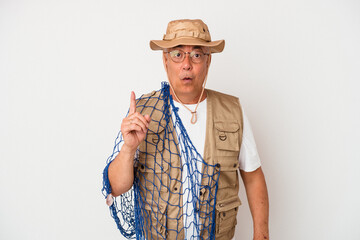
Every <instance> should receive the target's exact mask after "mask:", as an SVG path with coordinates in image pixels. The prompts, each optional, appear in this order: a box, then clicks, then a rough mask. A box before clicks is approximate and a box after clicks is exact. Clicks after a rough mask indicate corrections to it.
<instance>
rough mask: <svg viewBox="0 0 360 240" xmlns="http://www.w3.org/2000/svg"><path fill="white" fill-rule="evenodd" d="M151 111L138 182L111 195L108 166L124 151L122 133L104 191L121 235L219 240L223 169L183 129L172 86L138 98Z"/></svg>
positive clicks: (136, 159)
mask: <svg viewBox="0 0 360 240" xmlns="http://www.w3.org/2000/svg"><path fill="white" fill-rule="evenodd" d="M136 108H137V111H138V112H140V113H142V114H144V115H145V114H148V115H150V116H151V122H150V125H149V129H148V132H147V136H146V138H145V140H144V141H143V142H142V143H141V144H140V146H139V147H138V150H137V153H136V154H135V156H134V184H133V187H132V188H131V189H130V190H129V191H128V192H126V193H124V194H122V195H120V196H119V197H116V198H112V195H111V186H110V183H109V179H108V167H109V165H110V163H111V162H112V161H113V160H114V159H115V157H116V156H117V154H118V153H119V152H120V149H121V146H122V143H123V138H122V135H121V132H119V134H118V136H117V138H116V140H115V146H114V149H113V153H112V154H111V156H110V157H109V158H108V159H107V165H106V167H105V169H104V172H103V189H102V191H103V194H104V196H105V197H106V198H107V202H108V205H109V208H110V212H111V216H112V217H113V218H114V220H115V222H116V225H117V227H118V229H119V230H120V232H121V234H122V235H123V236H125V237H126V238H128V239H214V237H215V204H216V193H217V188H218V180H219V170H218V168H217V166H215V165H211V164H209V163H207V162H206V161H204V159H203V157H202V156H201V154H199V153H198V151H197V150H196V148H195V147H194V146H193V144H192V142H191V139H190V138H189V136H188V134H187V132H186V129H185V128H184V126H183V124H182V122H181V119H180V118H179V115H178V113H177V112H178V108H177V107H175V106H174V103H173V99H172V97H171V96H170V93H169V85H168V83H166V82H163V83H162V88H161V89H160V90H158V91H154V92H152V93H151V94H148V95H143V96H141V97H140V98H139V99H137V103H136Z"/></svg>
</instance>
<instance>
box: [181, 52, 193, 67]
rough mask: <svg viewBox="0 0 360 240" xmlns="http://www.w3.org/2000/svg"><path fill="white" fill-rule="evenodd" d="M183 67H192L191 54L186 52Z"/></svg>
mask: <svg viewBox="0 0 360 240" xmlns="http://www.w3.org/2000/svg"><path fill="white" fill-rule="evenodd" d="M182 68H183V69H184V70H190V69H191V68H192V62H191V58H190V54H189V53H186V54H185V59H184V61H183V62H182Z"/></svg>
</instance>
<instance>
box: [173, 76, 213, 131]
mask: <svg viewBox="0 0 360 240" xmlns="http://www.w3.org/2000/svg"><path fill="white" fill-rule="evenodd" d="M206 80H207V75H206V77H205V81H204V84H203V87H202V90H201V94H200V97H199V100H198V102H197V104H196V106H195V110H194V111H191V109H190V108H188V107H187V106H185V104H183V102H182V101H181V100H180V99H179V98H178V96H177V95H176V93H175V91H174V89H173V87H172V85H171V83H170V81H169V85H170V88H171V90H172V92H173V93H174V96H175V98H176V100H177V101H178V102H179V103H180V104H181V105H182V106H183V107H185V108H186V109H187V110H189V111H190V113H191V120H190V122H191V123H192V124H195V123H196V121H197V115H196V113H197V112H196V110H197V108H198V106H199V104H200V101H201V98H202V96H203V94H204V90H205V84H206Z"/></svg>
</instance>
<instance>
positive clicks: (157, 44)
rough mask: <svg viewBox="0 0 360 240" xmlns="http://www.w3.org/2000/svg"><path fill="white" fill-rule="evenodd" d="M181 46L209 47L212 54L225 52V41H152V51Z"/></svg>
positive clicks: (184, 39)
mask: <svg viewBox="0 0 360 240" xmlns="http://www.w3.org/2000/svg"><path fill="white" fill-rule="evenodd" d="M179 45H190V46H204V47H209V48H210V50H211V53H219V52H222V51H223V50H224V47H225V40H218V41H213V42H207V41H202V40H200V39H194V38H177V39H174V40H169V41H167V40H151V41H150V48H151V49H152V50H163V49H167V48H173V47H176V46H179Z"/></svg>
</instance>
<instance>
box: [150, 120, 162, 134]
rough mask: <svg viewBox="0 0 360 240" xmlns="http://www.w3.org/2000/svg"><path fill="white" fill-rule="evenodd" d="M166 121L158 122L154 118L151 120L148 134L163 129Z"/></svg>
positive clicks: (160, 131) (159, 131)
mask: <svg viewBox="0 0 360 240" xmlns="http://www.w3.org/2000/svg"><path fill="white" fill-rule="evenodd" d="M165 124H166V122H165V121H162V122H158V121H156V120H152V119H151V122H150V123H149V128H148V134H149V133H150V134H156V133H158V134H160V133H162V132H163V131H164V129H165V128H164V126H165Z"/></svg>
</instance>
